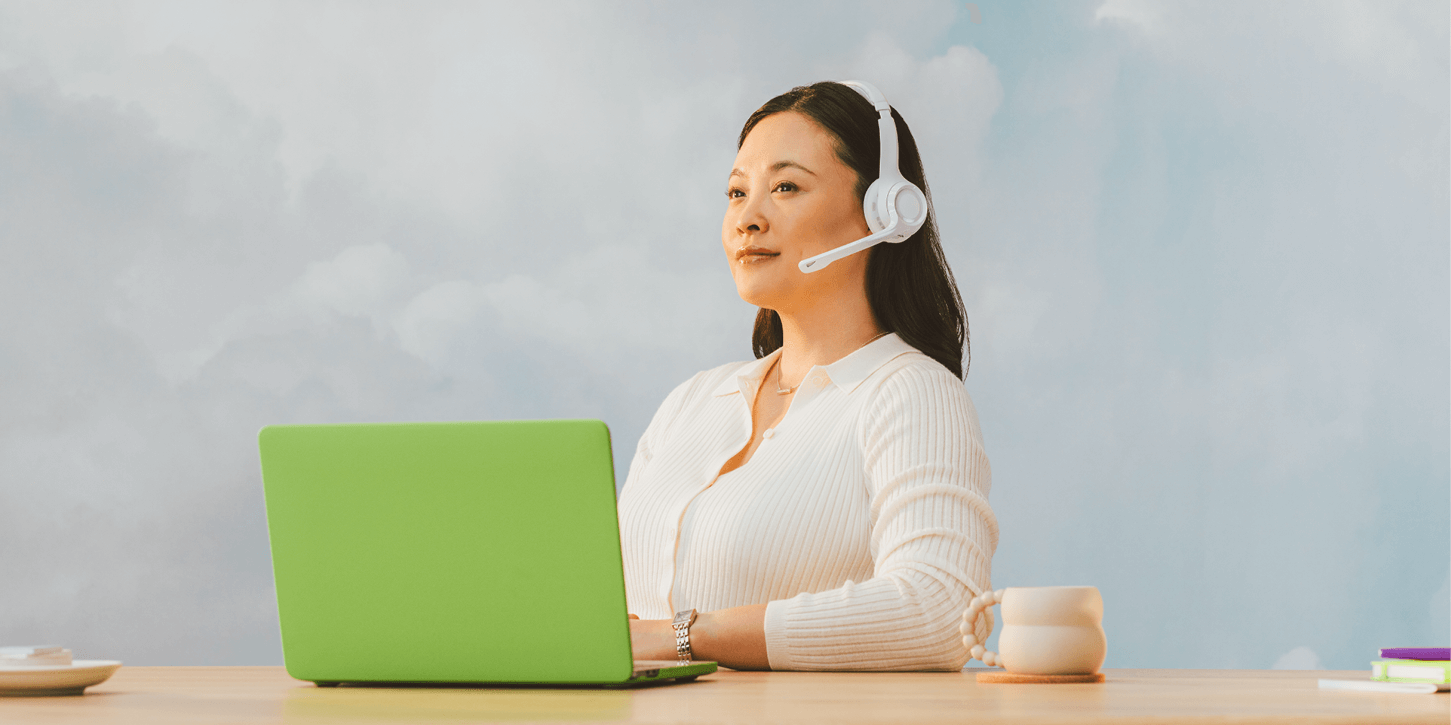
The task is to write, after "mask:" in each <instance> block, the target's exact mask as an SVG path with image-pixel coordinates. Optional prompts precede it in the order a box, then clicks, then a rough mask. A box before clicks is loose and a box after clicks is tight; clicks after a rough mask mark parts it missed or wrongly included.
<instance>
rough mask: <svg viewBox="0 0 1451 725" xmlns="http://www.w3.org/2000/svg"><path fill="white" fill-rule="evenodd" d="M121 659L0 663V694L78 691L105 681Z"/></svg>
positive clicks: (70, 693)
mask: <svg viewBox="0 0 1451 725" xmlns="http://www.w3.org/2000/svg"><path fill="white" fill-rule="evenodd" d="M120 667H121V663H120V662H117V661H115V660H76V661H74V662H72V663H70V665H53V666H51V667H0V696H6V695H8V696H11V697H27V696H28V697H35V696H37V695H79V694H81V692H82V691H83V690H85V689H86V688H87V687H90V686H91V685H99V684H101V683H102V682H105V681H106V679H107V678H109V677H110V676H111V674H112V673H114V672H115V671H116V670H117V669H119V668H120Z"/></svg>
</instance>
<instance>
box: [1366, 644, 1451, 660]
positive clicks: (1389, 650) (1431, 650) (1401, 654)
mask: <svg viewBox="0 0 1451 725" xmlns="http://www.w3.org/2000/svg"><path fill="white" fill-rule="evenodd" d="M1380 656H1381V657H1384V658H1386V659H1388V660H1451V647H1386V648H1385V649H1382V650H1381V651H1380Z"/></svg>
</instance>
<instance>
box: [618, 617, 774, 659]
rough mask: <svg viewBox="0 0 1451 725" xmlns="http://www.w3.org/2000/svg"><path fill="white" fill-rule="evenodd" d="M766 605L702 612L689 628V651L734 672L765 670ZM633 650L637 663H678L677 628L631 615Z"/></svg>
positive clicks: (658, 620)
mask: <svg viewBox="0 0 1451 725" xmlns="http://www.w3.org/2000/svg"><path fill="white" fill-rule="evenodd" d="M765 620H766V605H764V604H755V605H751V606H746V607H732V608H730V609H718V610H716V611H714V612H701V613H700V615H699V616H698V617H696V620H695V624H694V625H692V626H691V627H690V649H691V652H692V654H693V655H694V658H695V659H697V660H709V661H715V662H719V663H720V664H721V666H722V667H729V668H731V669H733V670H766V669H770V664H769V663H768V662H767V660H766V631H765ZM630 648H631V650H632V651H633V652H634V655H635V659H637V660H673V659H675V628H674V627H671V626H670V620H668V619H640V618H639V617H637V616H635V615H633V614H631V615H630Z"/></svg>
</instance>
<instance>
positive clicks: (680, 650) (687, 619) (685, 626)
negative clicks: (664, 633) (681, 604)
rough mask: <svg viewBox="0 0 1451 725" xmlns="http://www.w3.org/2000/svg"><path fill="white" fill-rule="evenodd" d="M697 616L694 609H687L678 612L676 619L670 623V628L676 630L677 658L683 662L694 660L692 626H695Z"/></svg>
mask: <svg viewBox="0 0 1451 725" xmlns="http://www.w3.org/2000/svg"><path fill="white" fill-rule="evenodd" d="M695 616H696V615H695V610H694V609H687V610H685V611H683V612H676V613H675V619H673V620H671V621H670V626H671V627H673V628H674V629H675V656H676V657H678V658H680V661H681V662H686V661H689V660H691V659H694V657H693V656H692V655H691V652H690V625H692V624H695Z"/></svg>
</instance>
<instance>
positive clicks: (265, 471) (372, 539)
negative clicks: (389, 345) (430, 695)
mask: <svg viewBox="0 0 1451 725" xmlns="http://www.w3.org/2000/svg"><path fill="white" fill-rule="evenodd" d="M258 447H259V448H260V450H261V456H262V482H263V488H264V489H265V495H266V498H267V530H268V535H269V537H270V538H271V542H272V569H273V574H274V576H275V577H276V582H277V610H278V616H279V618H280V620H281V625H282V654H283V659H284V661H285V662H286V665H287V672H288V674H290V675H292V676H293V677H295V678H297V679H300V680H312V681H313V682H316V683H317V684H318V685H321V686H330V685H336V684H338V683H343V682H349V683H370V682H372V683H376V682H399V683H404V682H411V683H428V682H437V683H513V684H559V685H566V684H569V685H622V684H632V683H646V682H662V681H686V680H692V679H694V678H696V677H698V676H700V675H703V674H708V673H710V672H714V671H715V670H716V664H715V663H714V662H677V661H674V660H669V661H651V662H645V661H641V662H635V661H633V659H632V657H631V654H630V628H629V621H628V619H627V616H628V615H627V612H626V605H625V580H624V569H623V564H622V562H621V557H620V532H619V521H618V519H617V518H616V512H615V480H614V479H615V476H614V465H613V462H612V458H611V454H610V433H609V429H608V428H607V427H605V424H604V423H602V422H600V421H597V420H554V421H514V422H489V423H396V424H376V425H375V424H359V425H275V426H268V427H266V428H263V429H262V431H261V433H259V434H258Z"/></svg>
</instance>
